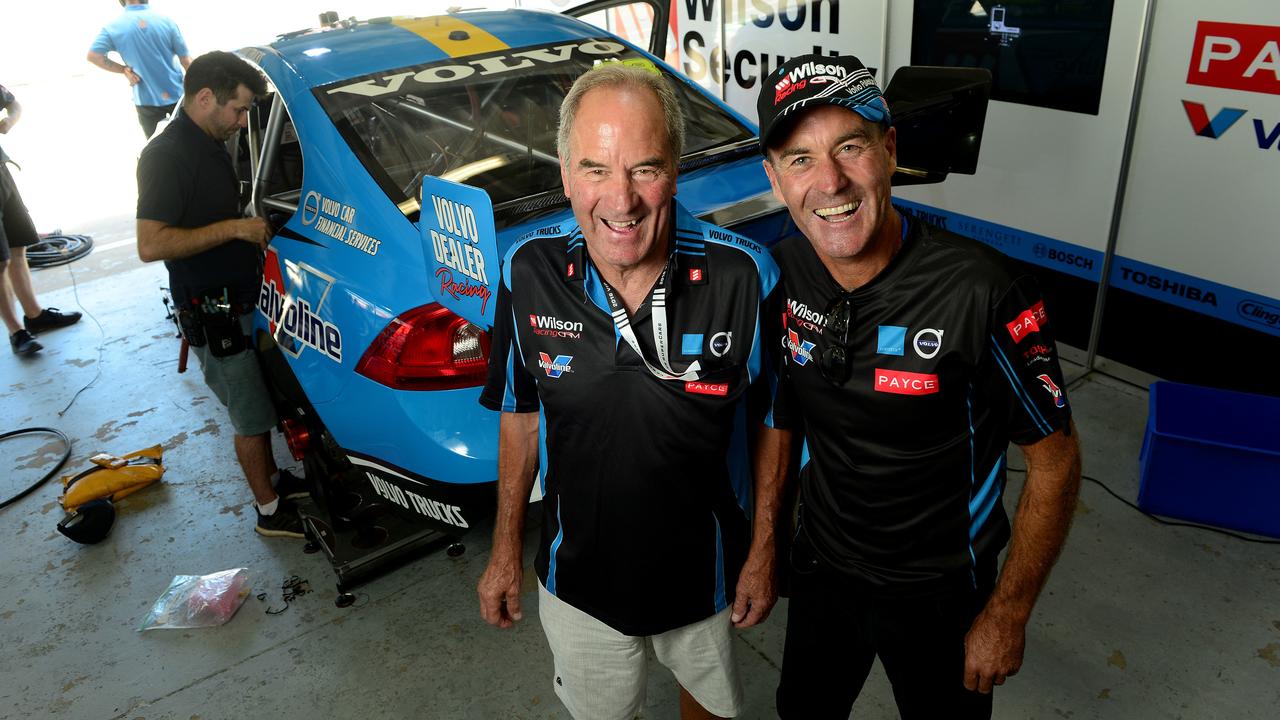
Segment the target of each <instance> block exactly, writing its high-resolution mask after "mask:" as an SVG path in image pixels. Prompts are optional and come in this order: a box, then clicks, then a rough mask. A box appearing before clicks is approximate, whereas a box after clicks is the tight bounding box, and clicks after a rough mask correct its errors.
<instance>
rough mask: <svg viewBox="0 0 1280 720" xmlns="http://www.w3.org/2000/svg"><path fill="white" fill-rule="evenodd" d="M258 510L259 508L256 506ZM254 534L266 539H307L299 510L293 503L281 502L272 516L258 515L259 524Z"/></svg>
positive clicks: (255, 527)
mask: <svg viewBox="0 0 1280 720" xmlns="http://www.w3.org/2000/svg"><path fill="white" fill-rule="evenodd" d="M254 509H255V510H256V509H257V507H256V506H255V507H254ZM253 530H254V532H256V533H258V534H259V535H264V536H266V537H288V538H305V537H306V536H307V534H306V533H305V532H303V530H302V519H301V518H299V517H298V509H297V508H296V507H294V505H293V503H289V502H284V501H283V500H282V501H280V504H279V505H278V506H276V511H275V512H274V513H272V514H270V515H263V514H262V513H258V524H257V525H255V526H254V528H253Z"/></svg>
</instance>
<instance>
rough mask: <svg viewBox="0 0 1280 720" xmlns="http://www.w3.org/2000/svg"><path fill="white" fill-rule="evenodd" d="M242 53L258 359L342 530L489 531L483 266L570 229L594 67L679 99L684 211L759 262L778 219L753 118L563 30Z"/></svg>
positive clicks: (612, 44)
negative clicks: (367, 521) (565, 140)
mask: <svg viewBox="0 0 1280 720" xmlns="http://www.w3.org/2000/svg"><path fill="white" fill-rule="evenodd" d="M665 27H666V23H665V18H659V19H658V22H656V23H655V28H657V29H658V30H659V31H664V30H665ZM655 35H661V32H657V33H655ZM653 42H654V45H655V46H657V47H661V46H662V45H661V43H663V42H665V41H664V40H663V39H662V38H660V37H655V38H654V41H653ZM239 52H240V55H241V56H242V57H244V58H245V59H247V60H249V61H250V62H251V63H253V64H255V65H256V66H257V67H259V68H261V70H262V71H263V72H264V73H265V74H266V76H267V78H268V79H269V81H270V86H271V94H270V97H268V98H266V99H265V100H261V101H260V102H259V103H258V105H257V107H256V108H255V110H254V112H253V113H252V117H251V122H250V130H249V132H248V133H246V135H247V137H246V138H245V142H244V143H243V145H244V146H245V147H246V148H247V155H248V160H247V164H248V168H247V169H248V170H249V172H250V173H251V175H252V178H253V180H252V184H253V205H254V208H255V211H256V212H257V214H259V215H262V216H265V217H267V218H268V219H269V220H270V221H271V222H272V225H273V227H275V228H277V230H276V235H275V237H274V238H273V240H272V241H271V244H270V246H269V248H268V249H267V252H266V257H265V267H264V271H263V281H262V286H261V292H260V295H259V301H258V313H257V332H256V336H257V337H256V341H257V346H258V349H259V351H260V353H261V355H262V357H263V360H264V366H265V367H266V368H267V371H268V375H269V378H270V380H271V383H272V384H273V386H274V387H275V389H276V391H277V392H278V397H277V401H278V405H279V406H280V410H281V416H282V418H284V426H285V435H286V438H287V439H288V440H289V443H290V447H291V449H292V450H293V452H294V454H295V456H296V457H300V458H302V459H303V460H304V463H305V465H306V468H307V470H308V475H309V476H314V478H322V479H326V480H329V479H332V478H341V479H342V480H343V482H342V483H339V484H337V485H334V484H332V483H329V484H327V485H326V486H323V487H322V490H323V491H324V494H325V495H326V496H327V497H325V498H323V499H324V500H327V501H328V504H329V506H330V507H329V509H330V510H331V511H332V512H334V513H335V514H336V515H337V516H338V517H344V518H347V519H353V520H358V519H359V518H360V517H366V518H367V517H369V516H372V515H377V514H379V513H383V512H394V513H398V514H399V516H400V517H401V518H402V519H405V518H409V519H416V522H417V523H419V524H420V525H422V526H425V527H430V528H433V529H435V530H438V531H440V532H443V533H445V534H447V535H448V536H450V537H454V538H456V537H460V536H461V535H462V534H463V533H465V532H466V531H467V530H468V529H470V528H471V527H473V526H474V525H475V524H476V522H477V520H479V519H481V518H482V517H483V516H484V515H485V514H487V513H491V512H492V510H493V507H494V497H495V495H494V490H495V483H496V477H497V467H498V462H497V451H498V447H497V438H498V416H497V414H495V413H493V412H490V411H489V410H486V409H484V408H482V407H481V406H480V405H479V403H478V402H477V399H478V397H479V394H480V386H481V385H482V384H483V382H484V380H485V377H486V363H487V358H488V352H489V336H488V332H487V330H488V329H489V327H490V325H491V321H492V317H493V309H494V308H493V306H494V303H495V302H496V294H497V290H496V288H497V285H496V282H497V280H498V273H499V268H498V263H499V258H501V257H502V255H503V253H504V252H505V250H506V249H507V247H508V246H509V245H510V244H511V243H512V242H513V241H514V240H515V238H517V237H518V236H520V235H521V234H522V233H525V232H528V231H531V230H534V229H536V228H539V227H544V226H547V225H554V224H555V223H556V222H557V221H558V220H560V219H564V218H569V217H571V214H570V212H569V208H568V201H567V200H566V199H565V197H564V195H563V193H562V188H561V183H560V169H559V165H558V160H557V157H556V131H557V126H558V110H559V107H560V102H561V100H562V99H563V97H564V94H565V93H566V92H567V91H568V89H569V87H570V86H571V85H572V83H573V81H574V80H575V79H576V78H577V77H578V76H579V75H581V74H582V73H583V72H586V71H587V70H589V69H590V68H591V67H592V66H593V65H596V64H598V63H602V62H627V63H639V64H643V65H646V66H648V67H650V68H652V69H655V70H656V71H658V72H661V73H662V74H663V75H664V76H665V77H666V78H667V79H668V80H669V82H670V83H671V84H672V86H673V87H674V88H675V89H676V90H677V93H678V96H679V98H680V100H681V102H682V103H683V104H684V110H685V114H686V117H687V118H688V136H687V140H686V150H685V155H684V156H683V158H682V159H681V172H680V177H679V198H680V200H681V202H683V203H684V204H685V205H686V206H687V207H688V208H689V209H690V210H691V211H692V212H693V213H694V214H696V215H699V216H701V217H703V218H707V219H710V220H711V221H713V222H716V223H717V224H720V225H722V226H729V227H733V228H735V229H737V230H738V231H739V232H742V233H744V234H746V235H748V236H750V237H753V238H755V239H757V240H759V241H761V242H763V243H765V244H770V243H772V242H773V241H774V240H776V239H779V238H780V237H781V234H782V232H783V229H784V227H785V226H786V223H787V222H788V221H787V219H786V216H785V210H783V209H782V208H781V205H780V204H779V203H778V202H777V201H776V200H774V198H773V197H772V194H771V193H770V190H769V185H768V181H767V179H766V177H765V175H764V173H763V171H762V169H761V167H760V156H759V153H758V150H757V146H756V142H757V141H756V138H755V128H754V126H753V125H752V124H751V123H750V122H749V121H748V120H746V119H745V118H743V117H741V116H740V115H738V114H737V113H735V112H734V111H733V110H731V109H730V108H729V107H728V106H726V105H724V104H723V103H721V102H720V101H718V100H716V99H715V98H713V97H711V96H710V95H708V94H707V93H706V92H705V91H703V90H702V89H701V88H699V87H698V86H696V85H694V84H693V83H691V82H690V81H688V80H687V79H686V78H684V77H682V76H680V75H679V74H677V73H676V72H675V71H674V70H672V69H671V68H670V67H668V66H667V65H665V64H664V63H662V61H660V60H658V59H657V58H655V57H654V56H652V55H650V54H649V53H647V52H645V51H643V50H640V49H638V48H637V47H635V46H633V45H631V44H629V43H628V42H626V41H624V40H622V39H621V38H619V37H616V36H613V35H610V34H609V33H607V32H605V31H603V30H601V29H599V28H597V27H594V26H592V25H588V24H586V23H584V22H582V21H580V20H577V19H575V18H572V17H567V16H563V15H556V14H551V13H544V12H533V11H518V10H509V11H501V12H466V13H457V14H450V15H446V16H441V17H431V18H415V19H401V18H395V19H390V18H388V19H379V20H371V21H367V22H354V21H352V22H346V23H340V24H338V25H337V26H336V27H332V28H326V29H318V30H311V31H303V32H299V33H295V34H292V35H290V36H284V37H282V38H281V39H280V40H278V41H277V42H275V43H272V44H271V45H268V46H264V47H252V48H245V49H242V50H240V51H239ZM424 198H425V201H424ZM542 330H543V331H546V332H559V331H561V329H558V328H555V327H547V328H543V329H542ZM601 401H602V402H604V401H607V399H606V398H601ZM380 524H382V525H386V523H380ZM313 529H315V530H316V531H317V533H318V534H321V535H323V534H324V533H325V532H328V531H330V530H333V528H330V527H321V526H320V525H315V527H314V528H313ZM382 540H385V538H383V537H378V536H375V537H371V538H367V539H366V543H367V544H370V545H375V544H377V543H379V542H381V541H382Z"/></svg>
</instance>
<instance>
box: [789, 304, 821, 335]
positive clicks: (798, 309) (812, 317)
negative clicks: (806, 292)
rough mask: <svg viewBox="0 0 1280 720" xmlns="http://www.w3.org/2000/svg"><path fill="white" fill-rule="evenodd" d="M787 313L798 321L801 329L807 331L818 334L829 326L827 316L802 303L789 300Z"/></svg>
mask: <svg viewBox="0 0 1280 720" xmlns="http://www.w3.org/2000/svg"><path fill="white" fill-rule="evenodd" d="M787 312H788V313H789V314H790V315H791V317H793V318H795V319H796V322H797V323H799V324H800V327H802V328H804V329H806V330H812V331H814V332H818V331H819V330H822V328H824V327H826V326H827V318H826V316H825V315H823V314H822V313H820V312H817V311H816V310H810V309H809V306H808V305H805V304H804V303H802V302H799V301H796V300H792V299H790V298H787Z"/></svg>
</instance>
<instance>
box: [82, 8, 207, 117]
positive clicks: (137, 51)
mask: <svg viewBox="0 0 1280 720" xmlns="http://www.w3.org/2000/svg"><path fill="white" fill-rule="evenodd" d="M120 5H121V6H123V7H124V12H123V13H121V14H120V16H119V17H117V18H116V19H115V20H112V21H111V22H109V23H107V25H106V26H105V27H103V28H102V30H101V31H99V32H98V37H96V38H94V41H93V46H92V47H90V48H89V56H88V60H89V62H91V63H93V64H94V65H97V66H98V67H100V68H102V69H103V70H106V71H107V72H113V73H121V74H123V75H124V76H125V78H126V79H127V80H128V81H129V85H131V86H132V87H133V104H134V105H136V106H137V108H138V122H139V124H141V125H142V132H143V133H144V134H145V135H146V136H147V137H148V138H150V137H151V136H152V134H154V133H155V130H156V125H158V124H159V123H160V121H161V120H163V119H165V118H166V117H168V116H169V114H170V113H172V112H173V108H174V105H176V104H177V102H178V98H179V97H181V96H182V73H183V71H185V70H186V69H187V66H188V65H190V64H191V53H190V52H189V51H188V50H187V42H186V41H185V40H183V39H182V31H181V30H179V29H178V24H177V23H175V22H174V21H173V20H170V19H169V18H167V17H165V16H164V15H161V14H160V13H157V12H153V11H152V10H151V7H150V6H149V5H148V4H147V3H146V2H145V1H144V0H120ZM113 50H114V51H115V52H117V53H119V55H120V58H121V59H122V60H124V64H123V65H121V64H120V63H118V62H116V61H114V60H112V59H110V58H108V57H107V53H109V52H111V51H113ZM174 58H177V60H178V63H181V64H182V67H181V68H179V67H178V63H175V62H174Z"/></svg>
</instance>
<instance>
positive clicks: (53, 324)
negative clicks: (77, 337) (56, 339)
mask: <svg viewBox="0 0 1280 720" xmlns="http://www.w3.org/2000/svg"><path fill="white" fill-rule="evenodd" d="M78 322H80V313H78V312H69V313H66V312H62V311H61V310H59V309H58V308H55V307H51V308H45V309H43V310H41V311H40V314H39V315H37V316H35V317H25V316H24V317H23V318H22V324H23V325H25V326H26V327H27V329H28V330H30V331H31V332H34V333H38V332H41V331H43V330H53V329H54V328H60V327H66V326H68V325H75V324H76V323H78Z"/></svg>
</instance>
